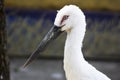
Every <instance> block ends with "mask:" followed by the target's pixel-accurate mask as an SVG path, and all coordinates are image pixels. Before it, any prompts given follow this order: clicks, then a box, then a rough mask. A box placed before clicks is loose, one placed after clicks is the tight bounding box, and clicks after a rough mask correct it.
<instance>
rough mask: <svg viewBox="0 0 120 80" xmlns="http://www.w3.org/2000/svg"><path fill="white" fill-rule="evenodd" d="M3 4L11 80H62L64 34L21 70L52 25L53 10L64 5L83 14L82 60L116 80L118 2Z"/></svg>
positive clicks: (119, 71) (20, 0) (23, 0)
mask: <svg viewBox="0 0 120 80" xmlns="http://www.w3.org/2000/svg"><path fill="white" fill-rule="evenodd" d="M4 4H5V14H6V29H7V45H8V46H7V47H8V51H7V54H8V56H9V61H10V79H11V80H65V76H64V71H63V61H62V60H63V54H64V53H63V51H64V42H65V38H66V34H65V33H64V34H62V35H61V36H60V37H59V38H58V39H57V40H55V41H54V42H53V43H51V44H50V45H49V47H47V49H46V50H45V51H44V52H43V53H42V54H40V55H39V58H38V59H36V60H35V61H34V62H33V63H32V64H30V65H29V66H28V67H27V68H26V69H25V70H22V69H21V67H22V65H23V64H24V62H25V61H26V59H27V58H28V57H29V56H30V54H31V53H32V52H33V51H34V50H35V49H36V47H37V46H38V44H39V43H40V41H41V39H42V38H43V36H44V35H45V34H46V33H47V31H48V30H49V29H50V28H51V26H52V25H53V22H54V18H55V16H56V13H57V12H56V10H59V9H61V8H62V7H63V6H64V5H67V4H75V5H77V6H79V7H80V8H81V9H82V10H83V12H84V13H85V16H86V21H87V31H86V35H85V39H84V43H83V44H84V45H83V49H82V50H83V53H84V56H85V58H86V60H87V61H89V62H90V63H91V64H92V65H93V66H95V67H96V68H97V69H98V70H100V71H102V72H103V73H105V74H106V75H108V76H109V77H110V78H111V79H112V80H120V0H5V3H4Z"/></svg>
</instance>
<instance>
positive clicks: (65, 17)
mask: <svg viewBox="0 0 120 80" xmlns="http://www.w3.org/2000/svg"><path fill="white" fill-rule="evenodd" d="M68 17H69V15H64V16H63V17H62V20H61V22H60V24H62V23H63V22H64V21H65V20H67V19H68Z"/></svg>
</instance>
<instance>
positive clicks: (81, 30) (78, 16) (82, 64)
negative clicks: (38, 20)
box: [24, 5, 111, 80]
mask: <svg viewBox="0 0 120 80" xmlns="http://www.w3.org/2000/svg"><path fill="white" fill-rule="evenodd" d="M64 31H65V32H67V39H66V43H65V49H64V70H65V74H66V78H67V80H111V79H110V78H108V77H107V76H106V75H105V74H103V73H102V72H100V71H98V70H97V69H96V68H95V67H93V66H92V65H91V64H89V63H88V62H87V61H86V60H85V59H84V56H83V54H82V50H81V48H82V42H83V38H84V35H85V31H86V20H85V15H84V13H83V12H82V11H81V9H80V8H79V7H77V6H75V5H66V6H64V7H63V8H62V9H60V10H59V11H58V13H57V15H56V18H55V22H54V26H53V27H52V28H51V29H50V31H49V32H48V33H47V35H46V36H45V37H44V39H43V40H42V41H41V43H40V45H39V46H38V48H37V49H36V50H35V52H34V53H33V54H32V55H31V56H30V58H29V59H28V60H27V62H26V63H25V65H24V66H27V65H28V64H29V63H30V62H31V61H32V60H33V59H34V58H35V57H36V56H38V53H39V52H42V51H43V49H44V48H45V47H46V45H47V44H48V43H49V42H50V41H51V40H53V39H55V38H57V36H58V35H60V34H61V33H62V32H64Z"/></svg>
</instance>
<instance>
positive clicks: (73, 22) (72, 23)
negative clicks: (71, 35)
mask: <svg viewBox="0 0 120 80" xmlns="http://www.w3.org/2000/svg"><path fill="white" fill-rule="evenodd" d="M57 12H58V13H57V15H56V18H55V21H54V25H55V26H57V27H61V31H66V32H70V31H71V30H72V29H73V28H75V27H76V26H77V25H78V23H82V24H81V25H83V24H86V23H85V16H84V14H83V12H82V11H81V9H80V8H79V7H77V6H76V5H66V6H64V7H63V8H62V9H60V10H58V11H57ZM79 26H80V25H79Z"/></svg>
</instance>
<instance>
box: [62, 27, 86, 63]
mask: <svg viewBox="0 0 120 80" xmlns="http://www.w3.org/2000/svg"><path fill="white" fill-rule="evenodd" d="M84 34H85V25H82V26H75V28H73V29H72V30H71V32H67V39H66V43H65V52H64V53H65V54H64V59H66V60H68V61H69V60H73V59H76V60H77V59H79V61H81V62H82V61H84V57H83V54H82V49H81V48H82V42H83V38H84Z"/></svg>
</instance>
